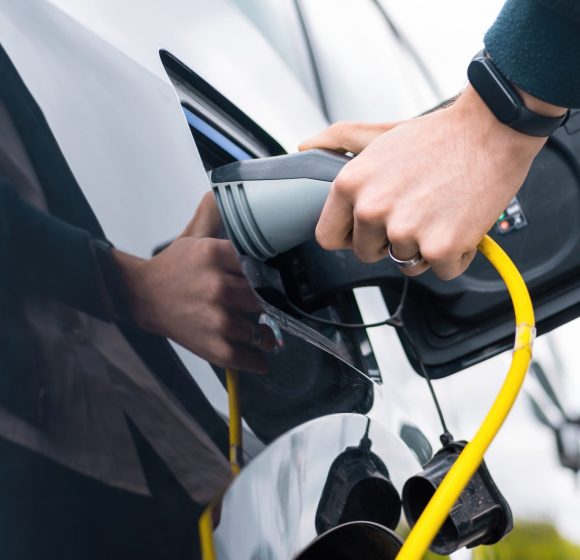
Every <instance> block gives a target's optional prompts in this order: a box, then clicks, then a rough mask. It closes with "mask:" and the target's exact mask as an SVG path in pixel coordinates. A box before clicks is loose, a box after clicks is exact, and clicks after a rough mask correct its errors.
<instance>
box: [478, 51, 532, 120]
mask: <svg viewBox="0 0 580 560" xmlns="http://www.w3.org/2000/svg"><path fill="white" fill-rule="evenodd" d="M467 77H468V78H469V82H470V83H471V85H472V86H473V87H474V88H475V90H476V91H477V93H478V94H479V96H480V97H481V98H482V99H483V101H484V102H485V104H486V105H487V106H488V107H489V109H490V110H491V112H492V113H493V114H494V115H495V117H496V118H497V119H498V120H499V121H501V122H502V123H505V124H509V123H511V122H513V121H514V120H516V118H517V116H518V113H519V106H520V103H521V102H520V100H519V99H518V96H517V94H516V92H515V91H513V89H512V88H511V87H510V85H509V84H508V83H507V81H506V80H505V79H504V78H503V76H501V75H500V74H499V72H498V71H497V70H496V69H495V68H494V67H493V66H492V65H491V64H490V63H489V62H488V61H487V60H486V59H484V58H475V59H473V60H472V61H471V63H470V64H469V67H468V68H467Z"/></svg>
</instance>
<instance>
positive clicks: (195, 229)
mask: <svg viewBox="0 0 580 560" xmlns="http://www.w3.org/2000/svg"><path fill="white" fill-rule="evenodd" d="M221 227H222V221H221V217H220V213H219V210H218V207H217V203H216V200H215V196H214V194H213V192H212V191H210V192H207V193H205V195H204V196H203V198H202V199H201V202H200V203H199V206H198V207H197V210H196V211H195V214H194V216H193V218H192V219H191V221H190V222H189V224H188V225H187V227H186V228H185V230H184V231H183V233H182V234H181V236H180V237H217V235H218V234H219V232H220V229H221Z"/></svg>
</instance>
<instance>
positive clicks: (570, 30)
mask: <svg viewBox="0 0 580 560" xmlns="http://www.w3.org/2000/svg"><path fill="white" fill-rule="evenodd" d="M484 42H485V48H486V49H487V51H488V53H489V54H490V56H491V58H492V59H493V61H494V63H495V65H496V66H497V68H498V69H499V70H500V71H501V72H502V73H503V74H504V75H505V76H506V77H507V78H508V79H509V80H510V81H511V82H512V83H514V84H515V85H517V86H518V87H520V88H521V89H523V90H524V91H526V92H528V93H529V94H531V95H533V96H535V97H538V98H539V99H542V100H544V101H547V102H548V103H552V104H554V105H560V106H562V107H570V108H578V107H580V0H507V2H506V3H505V5H504V7H503V9H502V11H501V12H500V14H499V16H498V18H497V19H496V21H495V23H494V24H493V25H492V27H491V28H490V29H489V31H488V32H487V34H486V35H485V39H484Z"/></svg>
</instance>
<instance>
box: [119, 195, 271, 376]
mask: <svg viewBox="0 0 580 560" xmlns="http://www.w3.org/2000/svg"><path fill="white" fill-rule="evenodd" d="M219 227H220V218H219V213H218V211H217V208H216V205H215V200H214V197H213V194H211V193H208V195H206V197H205V198H204V199H203V200H202V203H201V204H200V206H199V207H198V209H197V212H196V214H195V216H194V217H193V219H192V221H191V222H190V224H189V225H188V226H187V228H186V229H185V231H184V232H183V233H182V234H181V236H180V237H179V238H177V239H176V240H175V241H174V242H173V243H171V245H169V246H168V247H167V248H166V249H165V250H164V251H162V252H161V253H159V254H158V255H156V256H155V257H153V258H152V259H150V260H147V261H144V260H142V259H137V258H136V257H131V256H129V255H126V254H123V253H120V252H119V251H114V254H115V258H116V260H117V262H118V263H119V264H120V268H121V270H122V274H123V277H124V279H125V282H126V285H127V289H128V292H129V294H130V307H131V310H132V314H133V317H134V320H135V321H136V323H137V324H138V325H139V326H140V327H141V328H143V329H145V330H148V331H151V332H155V333H157V334H160V335H162V336H165V337H167V338H170V339H172V340H174V341H175V342H177V343H178V344H181V345H182V346H184V347H185V348H187V349H188V350H191V351H192V352H194V353H195V354H197V355H198V356H201V357H202V358H204V359H206V360H208V361H210V362H211V363H213V364H215V365H218V366H221V367H224V368H227V367H231V368H237V369H243V370H248V371H253V372H256V373H263V372H265V371H266V370H267V364H266V358H265V355H264V352H265V351H266V352H267V351H271V350H272V349H273V348H274V344H275V342H274V336H273V334H272V331H271V330H270V329H269V328H268V327H266V326H265V325H258V324H257V320H256V318H257V315H258V314H259V313H260V311H261V308H260V304H259V302H258V300H257V298H256V295H255V294H254V292H253V290H252V288H251V287H250V285H249V284H248V281H247V280H246V278H245V276H244V275H243V273H242V271H241V268H240V263H239V260H238V257H237V255H236V252H235V250H234V248H233V246H232V244H231V243H230V242H229V241H227V240H223V239H214V238H212V237H211V236H212V235H216V233H217V231H218V230H219ZM253 329H257V330H258V333H259V338H260V340H261V342H260V345H259V347H256V346H252V345H251V341H252V339H253V338H254V335H253Z"/></svg>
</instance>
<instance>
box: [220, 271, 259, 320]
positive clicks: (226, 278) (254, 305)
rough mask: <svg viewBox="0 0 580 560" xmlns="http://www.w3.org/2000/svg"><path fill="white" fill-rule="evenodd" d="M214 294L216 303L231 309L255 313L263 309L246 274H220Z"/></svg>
mask: <svg viewBox="0 0 580 560" xmlns="http://www.w3.org/2000/svg"><path fill="white" fill-rule="evenodd" d="M215 283H216V284H218V286H217V287H216V290H215V293H214V294H213V301H214V303H216V304H218V305H220V306H223V307H225V308H227V309H228V310H230V311H234V312H241V313H255V314H258V313H260V312H261V311H262V304H261V303H260V300H259V298H258V296H257V294H256V292H255V291H254V290H253V288H252V287H251V286H250V284H249V283H248V281H247V279H246V278H245V276H237V275H233V274H220V277H219V282H215Z"/></svg>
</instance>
